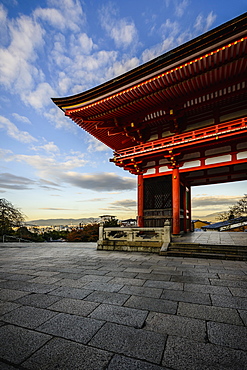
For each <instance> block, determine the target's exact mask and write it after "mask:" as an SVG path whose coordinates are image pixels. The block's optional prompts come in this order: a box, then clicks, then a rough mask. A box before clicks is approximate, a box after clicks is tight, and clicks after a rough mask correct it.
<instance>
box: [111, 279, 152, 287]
mask: <svg viewBox="0 0 247 370" xmlns="http://www.w3.org/2000/svg"><path fill="white" fill-rule="evenodd" d="M144 283H145V280H143V279H130V278H123V277H115V278H113V279H112V280H111V284H124V285H134V286H135V285H136V286H142V285H143V284H144Z"/></svg>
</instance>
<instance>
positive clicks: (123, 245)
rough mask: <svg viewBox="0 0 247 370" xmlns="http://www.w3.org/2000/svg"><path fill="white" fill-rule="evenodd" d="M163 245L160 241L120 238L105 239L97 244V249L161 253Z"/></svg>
mask: <svg viewBox="0 0 247 370" xmlns="http://www.w3.org/2000/svg"><path fill="white" fill-rule="evenodd" d="M162 245H163V244H162V243H160V242H148V241H145V242H128V241H125V242H123V241H120V240H114V241H112V240H104V241H103V243H98V244H97V249H98V250H105V251H125V252H145V253H147V252H148V253H160V251H161V248H162Z"/></svg>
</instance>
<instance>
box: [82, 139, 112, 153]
mask: <svg viewBox="0 0 247 370" xmlns="http://www.w3.org/2000/svg"><path fill="white" fill-rule="evenodd" d="M87 142H88V147H87V149H88V151H89V152H95V151H96V152H103V151H109V148H108V146H106V145H105V144H103V143H101V142H100V141H99V140H97V139H96V138H94V137H93V136H89V137H88V140H87Z"/></svg>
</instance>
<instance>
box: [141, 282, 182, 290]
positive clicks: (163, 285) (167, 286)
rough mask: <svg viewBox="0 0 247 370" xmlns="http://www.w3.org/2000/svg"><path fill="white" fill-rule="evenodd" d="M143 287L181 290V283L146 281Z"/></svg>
mask: <svg viewBox="0 0 247 370" xmlns="http://www.w3.org/2000/svg"><path fill="white" fill-rule="evenodd" d="M144 287H153V288H161V289H173V290H174V289H175V290H183V283H176V282H171V281H160V280H147V281H146V282H145V284H144Z"/></svg>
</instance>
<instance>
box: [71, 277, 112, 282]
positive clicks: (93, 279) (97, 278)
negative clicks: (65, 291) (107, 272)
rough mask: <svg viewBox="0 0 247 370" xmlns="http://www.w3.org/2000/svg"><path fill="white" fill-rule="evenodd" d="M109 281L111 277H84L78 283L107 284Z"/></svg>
mask: <svg viewBox="0 0 247 370" xmlns="http://www.w3.org/2000/svg"><path fill="white" fill-rule="evenodd" d="M109 280H112V277H111V276H101V275H85V276H83V277H81V278H80V279H79V280H78V281H80V282H82V283H87V282H90V281H100V282H101V283H107V282H108V281H109Z"/></svg>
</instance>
